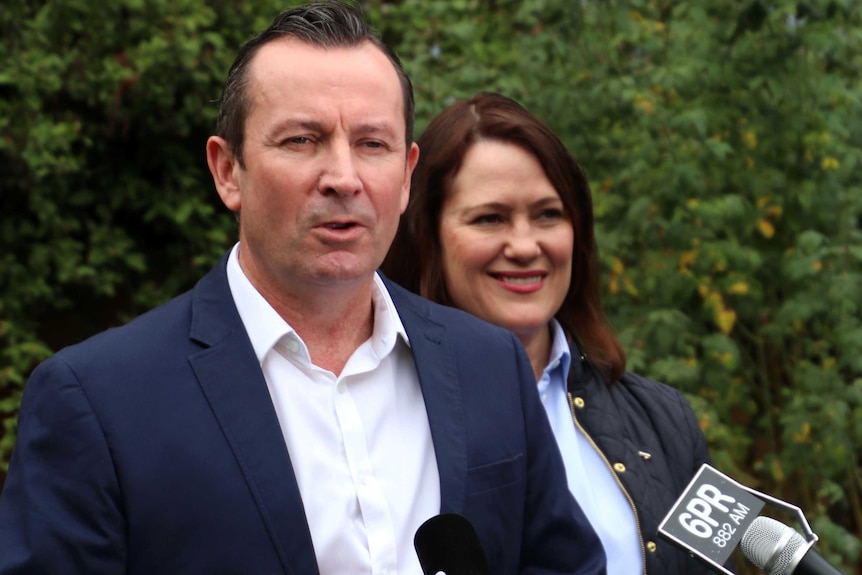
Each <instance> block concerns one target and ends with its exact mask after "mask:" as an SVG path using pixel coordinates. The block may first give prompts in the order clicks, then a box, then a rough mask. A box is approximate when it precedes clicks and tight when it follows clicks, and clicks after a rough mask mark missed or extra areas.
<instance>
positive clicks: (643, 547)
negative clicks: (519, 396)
mask: <svg viewBox="0 0 862 575" xmlns="http://www.w3.org/2000/svg"><path fill="white" fill-rule="evenodd" d="M566 395H567V396H568V397H569V411H571V412H572V421H573V422H574V424H575V427H577V428H578V429H579V430H580V432H581V433H583V434H584V437H586V438H587V441H589V442H590V445H592V446H593V449H595V450H596V452H597V453H598V454H599V455H600V456H601V458H602V461H604V462H605V466H607V468H608V470H609V471H610V472H611V475H612V476H613V478H614V481H616V482H617V485H618V486H619V488H620V489H621V490H622V492H623V495H625V496H626V499H627V500H628V502H629V505H630V506H631V508H632V514H633V515H634V517H635V527H636V528H637V531H638V542H639V543H640V545H641V559H642V560H643V566H644V571H643V575H647V557H646V545H645V544H644V536H643V533H642V532H641V522H640V519H639V518H638V510H637V507H635V502H634V500H633V499H632V496H631V495H629V492H628V491H627V490H626V488H625V486H624V485H623V482H622V481H621V480H620V478H619V476H618V475H617V472H616V471H614V468H613V466H611V462H610V461H608V458H607V457H606V456H605V454H604V452H603V451H602V450H601V449H599V446H598V445H596V442H595V441H593V438H592V437H590V434H589V433H587V431H586V430H585V429H584V427H583V426H582V425H581V422H580V421H578V416H577V415H575V399H574V398H573V397H572V393H571V392H570V391H566Z"/></svg>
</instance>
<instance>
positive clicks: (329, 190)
mask: <svg viewBox="0 0 862 575" xmlns="http://www.w3.org/2000/svg"><path fill="white" fill-rule="evenodd" d="M323 161H324V166H323V172H322V174H321V177H320V183H319V187H320V190H321V191H322V192H323V193H324V194H335V195H338V196H352V195H355V194H357V193H359V191H360V190H361V189H362V182H361V180H360V178H359V172H358V171H357V165H356V157H355V153H354V150H353V147H352V146H351V145H350V144H349V143H348V142H339V141H333V142H330V145H329V147H328V150H327V154H326V156H325V157H324V159H323Z"/></svg>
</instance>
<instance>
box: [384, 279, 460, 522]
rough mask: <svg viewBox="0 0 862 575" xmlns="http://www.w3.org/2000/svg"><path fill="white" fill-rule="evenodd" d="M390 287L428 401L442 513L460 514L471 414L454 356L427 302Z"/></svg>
mask: <svg viewBox="0 0 862 575" xmlns="http://www.w3.org/2000/svg"><path fill="white" fill-rule="evenodd" d="M386 286H387V288H388V289H389V293H390V295H391V296H392V301H393V302H394V303H395V307H396V309H397V310H398V315H399V316H400V317H401V322H402V323H403V324H404V329H405V330H406V331H407V337H408V338H409V339H410V347H411V350H412V351H413V357H414V360H415V363H416V370H417V372H418V374H419V384H420V387H421V389H422V396H423V398H424V399H425V409H426V412H427V414H428V423H429V424H430V426H431V439H432V441H433V442H434V453H435V454H436V456H437V469H438V472H439V474H440V513H462V512H463V510H464V508H465V505H466V493H467V432H466V426H465V417H466V415H467V414H466V413H465V411H464V405H463V403H462V401H461V389H460V386H459V385H458V370H457V368H456V365H455V354H454V351H453V350H452V348H451V345H450V344H449V342H448V341H447V340H446V328H445V327H444V326H443V325H441V324H439V323H436V322H435V321H434V320H433V318H432V315H431V309H432V308H431V305H429V302H428V301H426V300H424V299H421V298H419V297H418V296H416V295H413V294H411V293H409V292H407V291H406V290H404V289H403V288H401V287H400V286H397V285H395V284H393V283H391V282H389V281H388V280H387V281H386Z"/></svg>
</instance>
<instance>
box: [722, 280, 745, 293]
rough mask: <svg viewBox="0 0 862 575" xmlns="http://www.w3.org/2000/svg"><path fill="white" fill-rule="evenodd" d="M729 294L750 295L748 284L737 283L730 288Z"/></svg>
mask: <svg viewBox="0 0 862 575" xmlns="http://www.w3.org/2000/svg"><path fill="white" fill-rule="evenodd" d="M727 293H729V294H733V295H745V294H747V293H748V284H747V283H745V282H736V283H734V284H733V285H731V286H730V288H728V290H727Z"/></svg>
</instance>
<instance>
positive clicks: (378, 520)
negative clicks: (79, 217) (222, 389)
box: [227, 244, 440, 575]
mask: <svg viewBox="0 0 862 575" xmlns="http://www.w3.org/2000/svg"><path fill="white" fill-rule="evenodd" d="M238 246H239V244H237V245H236V246H234V248H233V250H232V251H231V254H230V257H229V259H228V264H227V275H228V283H229V285H230V290H231V293H232V295H233V299H234V301H235V302H236V306H237V309H238V310H239V315H240V317H241V318H242V322H243V324H244V325H245V328H246V331H247V332H248V335H249V338H250V339H251V344H252V347H253V348H254V351H255V353H256V354H257V358H258V361H259V362H260V365H261V370H262V371H263V375H264V378H265V379H266V384H267V387H268V388H269V393H270V397H272V402H273V405H274V406H275V411H276V414H277V415H278V421H279V424H280V426H281V430H282V432H283V434H284V441H285V444H286V446H287V450H288V452H289V453H290V459H291V463H292V464H293V471H294V474H295V475H296V479H297V483H298V484H299V491H300V493H301V495H302V501H303V505H304V507H305V515H306V520H307V522H308V526H309V529H310V531H311V539H312V542H313V544H314V551H315V555H316V556H317V563H318V566H319V568H320V573H321V575H342V574H343V575H360V574H373V575H395V574H396V573H397V574H398V575H414V574H415V575H421V573H422V570H421V568H420V566H419V561H418V559H417V557H416V552H415V550H414V548H413V536H414V534H415V533H416V529H417V528H418V527H419V526H420V525H421V524H422V522H423V521H425V520H426V519H428V518H429V517H431V516H433V515H436V514H437V513H439V512H440V480H439V474H438V471H437V459H436V457H435V455H434V445H433V443H432V441H431V430H430V427H429V425H428V416H427V414H426V412H425V402H424V400H423V398H422V392H421V390H420V387H419V379H418V376H417V374H416V367H415V364H414V362H413V356H412V353H411V351H410V347H409V345H410V342H409V341H408V339H407V333H406V332H405V330H404V326H403V325H402V323H401V319H400V318H399V317H398V313H397V311H396V310H395V306H394V305H393V303H392V299H391V298H390V296H389V293H388V291H387V290H386V287H385V285H384V284H383V282H382V281H381V279H380V278H379V276H377V275H375V278H374V292H373V296H372V299H373V309H374V328H373V333H372V335H371V338H370V339H368V340H367V341H365V342H364V343H363V344H362V345H361V346H359V348H358V349H356V351H355V352H354V353H353V355H352V356H351V357H350V358H349V359H348V361H347V363H346V364H345V366H344V369H343V370H342V372H341V374H340V375H338V376H336V375H335V374H333V373H332V372H330V371H328V370H325V369H322V368H320V367H318V366H316V365H314V364H313V363H312V362H311V358H310V356H309V353H308V349H307V348H306V346H305V343H304V342H303V341H302V339H301V338H300V337H299V336H298V335H297V333H296V332H295V331H294V330H293V328H291V326H290V325H288V324H287V322H285V321H284V319H282V317H281V316H280V315H279V314H278V313H276V311H275V310H274V309H273V308H272V307H271V306H270V305H269V303H267V301H266V300H265V299H264V298H263V296H261V295H260V293H259V292H258V291H257V290H256V289H255V288H254V286H253V285H252V284H251V282H250V281H249V280H248V278H247V277H246V275H245V273H244V272H243V271H242V268H241V267H240V265H239V260H238Z"/></svg>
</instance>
